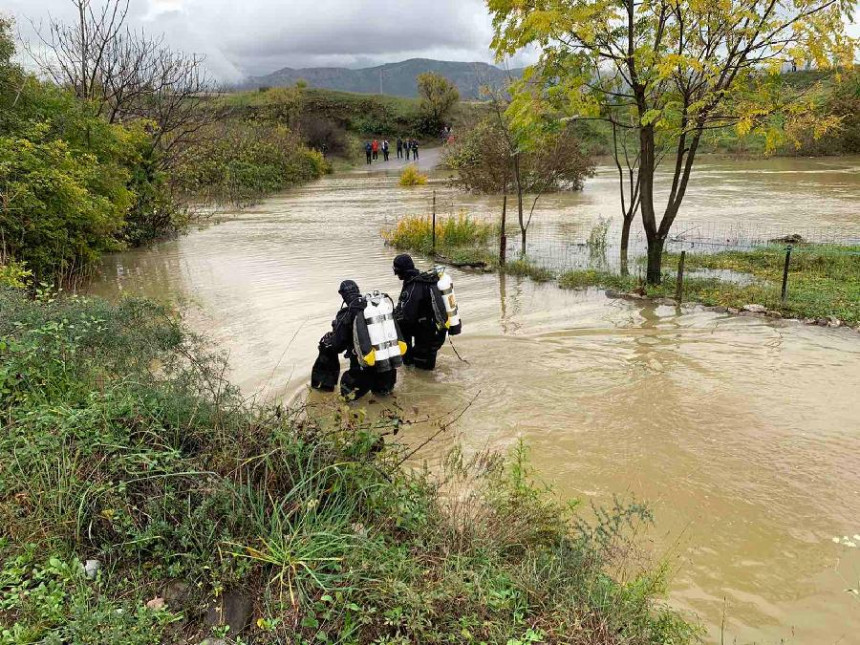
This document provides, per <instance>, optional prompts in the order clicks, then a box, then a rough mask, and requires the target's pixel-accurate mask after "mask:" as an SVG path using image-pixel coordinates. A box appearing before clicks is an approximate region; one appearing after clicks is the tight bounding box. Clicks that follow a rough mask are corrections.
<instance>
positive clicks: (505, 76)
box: [238, 58, 522, 99]
mask: <svg viewBox="0 0 860 645" xmlns="http://www.w3.org/2000/svg"><path fill="white" fill-rule="evenodd" d="M424 72H435V73H437V74H441V75H442V76H444V77H445V78H447V79H448V80H449V81H451V82H452V83H454V84H455V85H456V86H457V89H458V90H459V91H460V97H461V98H463V99H476V98H480V94H481V91H480V90H481V87H482V86H484V85H490V86H493V87H503V86H504V85H505V84H507V82H508V81H509V80H510V78H519V76H520V75H521V74H522V69H512V70H503V69H501V68H499V67H496V66H495V65H490V64H489V63H482V62H478V61H475V62H460V61H443V60H436V59H432V58H410V59H407V60H403V61H399V62H396V63H385V64H383V65H376V66H374V67H364V68H360V69H350V68H347V67H306V68H299V69H296V68H292V67H284V68H282V69H279V70H277V71H275V72H272V73H271V74H265V75H263V76H251V77H249V78H248V79H247V80H245V81H244V82H242V83H240V84H239V86H238V89H254V88H258V87H285V86H289V85H294V84H295V83H296V82H297V81H299V80H302V81H305V82H306V83H307V84H308V86H309V87H315V88H320V89H328V90H340V91H344V92H358V93H362V94H388V95H392V96H403V97H415V96H417V95H418V88H417V85H416V82H415V78H416V77H417V76H418V74H422V73H424Z"/></svg>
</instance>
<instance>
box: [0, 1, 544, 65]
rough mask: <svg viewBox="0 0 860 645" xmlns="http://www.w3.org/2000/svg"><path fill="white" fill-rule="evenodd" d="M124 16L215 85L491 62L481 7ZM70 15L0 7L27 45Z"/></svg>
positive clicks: (430, 4)
mask: <svg viewBox="0 0 860 645" xmlns="http://www.w3.org/2000/svg"><path fill="white" fill-rule="evenodd" d="M99 1H100V0H94V2H99ZM131 7H132V13H133V17H132V22H133V24H134V25H137V26H140V27H143V28H145V29H146V30H147V31H148V32H150V33H152V34H159V33H164V34H165V35H166V38H167V41H168V43H169V44H170V45H172V46H174V47H176V48H179V49H182V50H184V51H186V52H191V51H194V52H199V53H203V54H205V55H206V62H207V66H208V67H209V68H210V71H212V72H213V73H214V74H215V75H216V76H218V77H219V78H220V79H221V80H223V81H233V80H238V79H239V78H241V77H243V76H245V75H260V74H267V73H269V72H273V71H275V70H277V69H281V68H282V67H329V66H338V67H367V66H371V65H377V64H381V63H387V62H394V61H399V60H404V59H407V58H416V57H422V58H437V59H441V60H459V61H484V62H488V63H489V62H493V57H492V54H491V53H490V51H489V44H490V39H491V38H492V28H491V24H490V18H489V14H488V13H487V10H486V7H485V5H484V0H131ZM71 9H72V4H71V2H70V0H0V11H3V12H4V13H11V14H13V15H14V16H15V18H16V19H17V23H18V29H19V31H20V33H21V35H22V37H24V38H31V37H32V27H31V26H30V24H29V20H32V21H34V22H38V21H39V20H42V21H45V20H47V18H48V16H49V15H52V16H55V17H64V18H66V17H68V18H71V17H72V11H71ZM526 58H528V57H526ZM522 62H523V61H519V60H518V61H514V64H520V63H522ZM526 62H531V61H528V60H527V61H526Z"/></svg>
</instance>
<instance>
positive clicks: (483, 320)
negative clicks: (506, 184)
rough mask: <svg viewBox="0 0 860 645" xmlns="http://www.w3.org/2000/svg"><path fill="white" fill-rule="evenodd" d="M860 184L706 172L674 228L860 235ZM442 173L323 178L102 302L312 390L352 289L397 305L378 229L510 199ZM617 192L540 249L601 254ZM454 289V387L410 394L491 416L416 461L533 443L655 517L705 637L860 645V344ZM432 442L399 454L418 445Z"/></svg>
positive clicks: (736, 320) (516, 293)
mask: <svg viewBox="0 0 860 645" xmlns="http://www.w3.org/2000/svg"><path fill="white" fill-rule="evenodd" d="M425 156H429V155H425ZM430 158H431V159H432V156H430ZM858 170H860V159H856V158H853V159H852V158H842V159H826V160H786V159H779V160H772V161H767V162H761V161H758V162H733V161H732V162H728V161H711V160H705V161H704V162H703V163H702V165H701V167H700V168H699V170H698V172H697V173H696V175H695V176H694V179H693V182H692V186H691V190H690V192H689V195H688V197H687V200H686V202H685V206H684V212H683V214H682V215H681V218H680V220H679V222H678V224H677V226H678V227H679V228H678V230H682V229H683V228H684V227H689V226H697V224H696V222H703V223H704V222H715V223H716V224H708V226H720V227H723V229H721V230H724V229H730V228H735V227H742V226H750V225H755V226H761V227H769V228H772V229H774V230H775V231H778V232H780V233H783V234H787V233H792V232H796V230H798V229H804V230H806V229H811V228H815V229H816V230H827V231H832V232H833V234H834V235H835V236H837V237H838V236H840V235H842V234H843V233H844V232H845V231H849V232H850V231H853V233H855V234H856V233H857V232H860V208H858V204H860V172H858ZM434 177H435V178H434V181H431V183H430V184H429V185H428V186H425V187H421V188H415V189H402V188H399V187H398V186H397V178H396V175H395V174H393V173H385V172H370V173H368V172H364V171H362V170H359V171H355V172H351V173H344V174H339V175H335V176H331V177H327V178H324V179H322V180H320V181H318V182H316V183H313V184H311V185H309V186H306V187H304V188H300V189H296V190H293V191H290V192H288V193H285V194H283V195H280V196H277V197H274V198H272V199H268V200H266V201H265V202H264V203H262V204H260V205H258V206H257V207H255V208H251V209H248V210H245V211H243V212H241V213H238V214H227V215H226V216H225V217H224V218H223V221H222V222H220V223H219V224H217V225H207V226H204V227H201V228H200V229H199V230H195V231H193V232H191V233H190V234H189V235H187V236H184V237H182V238H180V239H179V240H176V241H172V242H167V243H164V244H161V245H159V246H157V247H156V248H154V249H150V250H146V251H140V252H130V253H122V254H117V255H114V256H111V257H110V258H108V259H107V260H106V262H105V265H104V272H103V277H102V278H101V280H100V281H99V282H97V283H96V284H95V285H93V287H92V291H93V292H95V293H99V294H103V295H108V296H115V295H117V294H119V293H134V294H143V295H147V296H150V297H154V298H157V299H161V300H166V301H171V302H181V303H183V309H184V311H185V315H186V317H187V319H188V320H189V321H190V323H191V324H192V326H193V327H195V328H196V329H198V330H200V331H202V332H204V333H206V334H207V335H208V336H209V337H210V338H211V339H212V340H213V341H214V342H215V343H217V345H218V346H219V347H220V348H222V349H223V350H224V351H226V352H227V353H228V355H229V360H230V363H231V366H232V373H231V376H232V378H233V380H234V381H235V382H236V383H238V384H239V385H240V386H241V387H242V388H243V389H244V391H245V392H247V393H248V394H258V395H259V396H264V397H284V398H290V397H292V396H294V395H296V394H297V393H301V392H302V391H304V388H305V387H306V383H307V380H308V378H309V373H310V366H311V364H312V362H313V360H314V358H315V353H316V343H317V340H318V339H319V337H320V336H321V335H322V333H323V332H324V331H326V329H327V327H328V325H329V321H330V320H331V318H332V317H333V315H334V313H335V311H336V310H337V308H338V306H339V298H338V295H337V285H338V283H339V282H340V281H341V280H342V279H345V278H353V279H356V280H357V281H358V282H359V284H360V285H361V287H362V288H363V289H365V290H369V289H383V290H387V291H389V292H391V293H393V294H396V292H397V290H398V283H397V281H396V280H395V279H394V277H393V275H392V274H391V270H390V266H391V258H392V256H393V254H394V252H393V251H392V250H391V249H387V248H385V246H384V245H383V244H382V242H381V241H380V238H379V234H378V233H379V229H380V228H381V227H382V226H384V225H386V224H390V223H392V222H394V221H395V220H396V218H397V217H399V216H401V215H404V214H409V213H419V212H421V213H424V212H427V211H428V210H429V205H430V200H431V192H432V191H433V190H436V191H437V196H438V199H437V207H438V210H439V211H440V212H447V211H450V210H452V207H451V206H449V205H447V204H448V203H450V202H452V201H453V203H454V205H453V210H458V209H459V208H461V207H462V208H466V209H468V210H470V211H471V212H476V213H479V214H484V215H486V216H490V215H495V214H496V213H498V211H499V200H498V199H495V198H480V197H473V196H468V195H464V194H462V193H458V192H456V191H453V190H452V189H450V188H448V187H447V186H446V183H445V178H444V173H438V174H437V175H435V176H434ZM615 179H616V178H615V176H614V175H613V173H612V169H611V168H601V169H600V171H599V172H598V175H597V177H595V178H594V179H592V180H590V181H589V182H588V183H587V185H586V188H585V191H584V192H583V193H580V194H574V195H570V194H563V195H552V196H547V197H546V198H544V199H542V201H541V202H540V205H539V207H538V209H537V210H536V214H535V232H534V233H533V239H534V240H535V242H534V243H535V244H536V245H538V246H539V245H540V240H541V239H544V238H545V239H558V238H564V237H565V236H567V237H572V238H573V237H576V236H582V235H583V234H584V235H586V236H587V234H588V229H589V227H590V225H591V223H593V222H594V221H595V219H596V218H598V217H601V216H604V217H611V216H614V215H615V214H616V213H617V212H618V197H617V195H616V194H615V190H616V186H617V184H616V183H615ZM703 225H704V224H703ZM583 231H584V233H583ZM425 265H426V263H425ZM858 270H860V267H858ZM453 275H454V278H455V283H456V289H457V294H458V299H459V300H460V303H461V312H462V314H463V318H464V333H463V335H461V336H459V337H457V338H456V340H455V342H456V345H457V349H458V351H459V353H460V355H461V356H462V357H463V359H465V360H466V361H468V362H463V361H461V360H459V359H458V358H457V357H456V356H455V355H454V353H453V351H452V350H451V348H450V347H446V348H445V349H444V350H443V351H442V353H441V354H440V358H439V364H438V369H437V371H436V372H434V373H431V374H427V373H416V372H415V371H414V370H411V369H410V370H401V372H400V383H399V384H398V387H397V390H396V400H397V401H398V402H399V404H400V405H401V406H403V407H404V408H406V409H410V410H411V409H413V407H414V408H417V409H418V410H420V412H421V414H430V415H432V416H442V415H444V414H445V413H446V412H450V411H453V410H457V409H460V408H463V407H464V406H466V405H467V404H468V403H469V401H471V400H472V399H473V398H474V403H473V404H472V405H471V407H469V408H468V410H467V411H466V412H465V414H464V415H463V417H462V418H461V419H460V420H459V422H458V423H457V424H456V427H455V429H452V431H451V432H452V433H456V437H447V438H446V439H445V440H444V441H442V442H438V443H433V444H431V445H429V446H428V447H427V448H426V449H424V451H423V452H421V453H419V454H418V457H419V458H423V459H427V460H428V461H430V462H433V461H435V460H437V459H438V458H439V455H440V454H441V452H442V451H444V450H445V449H446V446H447V445H450V442H451V441H453V440H454V439H455V438H456V440H459V441H460V442H462V443H463V444H464V445H465V446H466V447H467V449H471V450H479V449H484V448H505V447H507V446H510V445H512V444H514V443H515V442H516V441H517V440H518V439H519V438H523V439H524V440H525V441H526V442H527V443H528V445H529V446H530V448H531V457H532V461H533V464H534V466H535V467H536V469H537V470H538V471H539V473H540V475H541V476H542V477H543V478H544V479H545V480H546V481H547V482H549V483H551V484H553V485H554V486H555V487H556V489H557V490H558V491H559V492H560V493H561V494H562V495H565V496H572V497H579V498H581V499H583V500H584V501H585V502H595V503H598V504H600V503H608V502H611V501H612V498H613V496H614V495H622V496H626V497H628V498H629V497H631V496H635V497H636V498H637V499H640V500H645V501H648V502H649V503H650V504H651V506H652V508H653V510H654V512H655V514H656V524H655V526H654V527H653V528H652V529H651V530H650V531H649V533H648V534H647V540H648V541H649V543H650V548H651V550H652V551H653V554H654V555H655V557H657V558H665V559H666V560H667V561H668V562H669V565H670V568H671V571H672V579H671V595H670V600H671V602H672V604H673V605H674V606H676V607H678V608H680V609H682V610H683V611H685V612H687V614H688V615H689V616H692V617H698V619H699V620H701V621H702V622H703V623H704V625H705V626H706V628H707V629H708V641H709V642H715V643H716V642H725V643H751V642H755V643H782V642H785V643H804V644H805V643H814V644H820V643H840V644H844V645H848V644H849V643H860V598H858V597H855V596H853V595H852V594H850V593H848V592H847V591H846V590H847V589H848V588H852V587H853V588H856V587H858V586H860V539H854V540H853V542H854V543H855V544H856V545H857V548H852V547H850V546H844V545H837V544H835V543H834V542H833V538H834V537H836V536H849V537H850V536H853V535H854V534H860V398H858V394H860V334H857V333H856V332H855V331H851V330H846V329H826V328H818V327H806V326H803V325H800V324H796V323H790V322H783V321H770V320H764V319H759V318H754V317H728V316H725V315H719V314H715V313H712V312H706V311H702V310H697V309H696V308H684V309H682V310H676V309H675V308H670V307H664V306H655V305H654V304H644V303H641V302H628V301H618V300H612V299H609V298H606V297H605V296H604V295H603V294H602V293H600V292H596V291H589V292H567V291H561V290H559V289H558V288H557V287H555V286H553V285H536V284H534V283H532V282H530V281H529V280H527V279H517V278H511V277H508V278H504V277H499V276H496V275H481V274H474V273H463V272H460V271H454V272H453ZM317 396H318V395H317ZM475 397H476V398H475ZM369 405H377V404H369ZM430 432H431V429H430V428H429V427H428V426H422V425H415V426H412V427H409V428H407V429H406V430H404V431H403V433H402V435H401V436H403V435H406V436H405V437H403V438H404V440H405V441H408V442H410V443H415V444H417V443H418V442H419V441H420V440H421V439H422V438H424V437H426V436H427V435H428V434H429V433H430ZM721 639H722V640H721Z"/></svg>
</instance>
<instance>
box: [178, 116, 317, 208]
mask: <svg viewBox="0 0 860 645" xmlns="http://www.w3.org/2000/svg"><path fill="white" fill-rule="evenodd" d="M326 172H328V164H327V163H326V161H325V159H324V158H323V156H322V154H320V153H319V152H316V151H313V150H309V149H307V148H305V147H304V146H303V145H302V144H301V142H300V140H299V138H298V137H297V136H296V135H295V134H293V133H292V132H291V131H290V130H289V129H288V128H286V127H284V126H272V125H262V124H259V123H244V122H241V121H237V120H229V121H226V122H223V123H220V124H217V125H215V126H213V127H212V128H211V129H210V130H208V131H206V132H204V133H202V134H201V144H200V146H198V147H195V148H194V150H193V154H192V155H191V156H189V157H187V158H185V159H183V160H182V162H181V163H180V165H179V168H178V169H177V173H176V176H175V184H176V185H177V187H178V189H179V190H180V191H181V192H183V193H184V194H185V195H186V196H188V197H189V198H191V197H194V198H197V199H201V198H203V199H205V200H208V201H215V202H229V203H233V204H244V203H249V202H253V201H256V200H258V199H260V198H261V197H264V196H265V195H268V194H271V193H274V192H277V191H279V190H284V189H286V188H289V187H291V186H295V185H298V184H301V183H304V182H307V181H310V180H312V179H316V178H319V177H321V176H322V175H324V174H325V173H326Z"/></svg>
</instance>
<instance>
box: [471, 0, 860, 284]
mask: <svg viewBox="0 0 860 645" xmlns="http://www.w3.org/2000/svg"><path fill="white" fill-rule="evenodd" d="M487 5H488V7H489V9H490V12H491V14H492V16H493V25H494V30H495V37H494V39H493V48H494V50H495V52H496V54H497V56H499V57H500V58H501V57H504V56H509V55H512V54H514V53H516V52H517V51H520V50H521V49H522V48H524V47H526V46H537V47H538V48H539V50H540V59H539V62H538V63H537V64H536V65H534V66H532V67H530V68H528V69H527V70H526V72H525V74H524V76H523V80H522V81H521V82H520V83H519V85H518V88H517V91H516V95H515V97H514V100H513V102H512V104H511V107H510V108H509V109H510V115H511V117H512V118H513V119H514V120H515V121H517V122H519V123H520V124H522V125H523V127H524V129H525V130H526V131H528V130H529V129H535V128H537V129H539V128H540V127H541V124H542V123H544V124H547V123H550V122H552V121H553V120H555V121H557V120H559V119H560V118H563V117H567V118H577V119H600V120H604V121H607V122H609V123H611V124H612V126H613V127H614V128H615V129H626V130H630V131H632V134H633V136H634V138H635V139H638V170H637V178H636V182H635V189H636V190H637V196H638V199H639V200H640V210H641V213H642V222H643V225H644V228H645V235H646V238H647V240H648V272H647V279H648V282H649V283H650V284H656V283H659V282H660V279H661V260H662V255H663V245H664V242H665V240H666V238H667V237H668V235H669V231H670V230H671V227H672V224H673V222H674V221H675V218H676V216H677V215H678V211H679V209H680V206H681V203H682V201H683V199H684V194H685V192H686V190H687V185H688V182H689V179H690V174H691V171H692V169H693V164H694V162H695V159H696V151H697V149H698V147H699V143H700V141H701V138H702V135H703V133H705V132H706V131H708V130H711V129H716V128H726V127H735V128H737V129H738V131H739V132H740V133H741V134H744V133H748V132H751V131H758V132H764V133H765V134H766V140H767V141H768V144H769V146H770V147H771V148H773V147H775V146H776V145H777V144H778V143H779V142H780V141H781V140H783V139H784V138H785V137H792V136H793V132H796V131H798V129H800V128H802V127H804V125H809V126H812V127H814V129H815V130H816V133H817V134H819V135H820V134H822V133H823V132H824V131H826V130H827V129H829V128H832V127H834V126H836V125H838V118H830V119H818V120H815V121H814V123H810V122H809V119H810V115H811V114H812V112H811V108H812V107H813V101H814V100H815V95H816V93H815V92H814V91H807V92H803V93H799V94H798V93H797V92H789V91H787V90H786V88H785V86H784V83H783V77H784V75H783V74H781V72H782V70H783V69H784V68H785V67H786V66H793V67H794V66H797V67H799V66H805V65H812V66H815V67H818V68H822V69H823V68H830V67H837V68H838V67H840V66H846V65H847V66H850V65H852V63H853V56H854V49H855V42H854V41H853V40H852V39H851V38H849V37H847V36H846V35H845V22H846V20H848V19H850V17H851V12H852V10H853V5H854V2H853V0H487ZM664 159H665V162H666V163H669V164H671V172H670V179H671V187H670V190H669V194H668V198H667V199H666V202H665V206H663V205H661V207H660V210H661V211H662V212H658V207H657V205H656V204H655V194H654V173H655V170H656V168H657V166H658V164H659V163H660V162H661V160H664ZM622 190H623V186H622ZM658 215H660V217H659V219H658Z"/></svg>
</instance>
